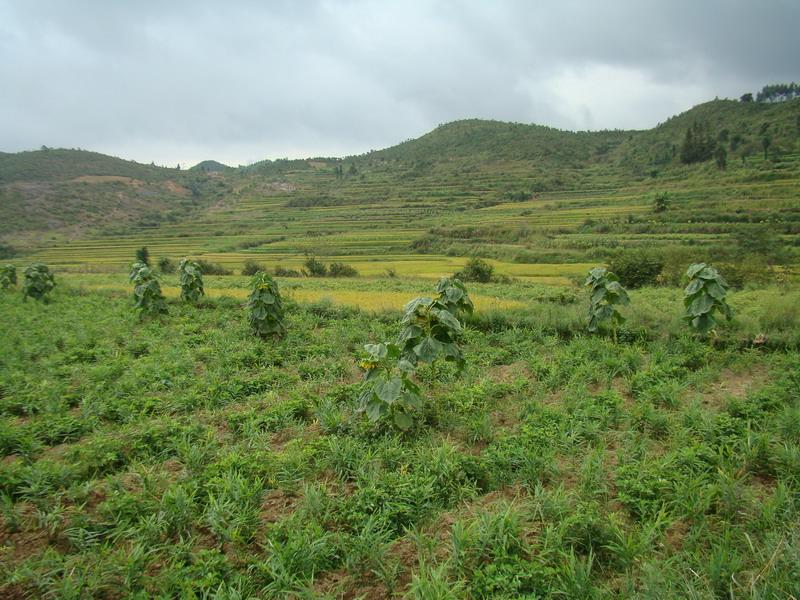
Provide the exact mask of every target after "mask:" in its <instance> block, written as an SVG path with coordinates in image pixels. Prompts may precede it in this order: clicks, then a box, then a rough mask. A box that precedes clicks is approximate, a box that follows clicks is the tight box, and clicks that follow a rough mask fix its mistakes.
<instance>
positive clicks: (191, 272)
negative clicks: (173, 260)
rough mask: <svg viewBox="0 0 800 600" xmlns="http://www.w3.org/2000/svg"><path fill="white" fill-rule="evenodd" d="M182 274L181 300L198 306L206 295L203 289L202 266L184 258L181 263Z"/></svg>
mask: <svg viewBox="0 0 800 600" xmlns="http://www.w3.org/2000/svg"><path fill="white" fill-rule="evenodd" d="M180 272H181V300H184V301H186V302H191V303H192V304H196V303H197V301H198V300H200V298H201V297H202V296H204V295H205V290H204V289H203V273H202V272H201V271H200V265H198V264H197V263H196V262H194V261H192V260H189V259H187V258H184V259H183V260H181V263H180Z"/></svg>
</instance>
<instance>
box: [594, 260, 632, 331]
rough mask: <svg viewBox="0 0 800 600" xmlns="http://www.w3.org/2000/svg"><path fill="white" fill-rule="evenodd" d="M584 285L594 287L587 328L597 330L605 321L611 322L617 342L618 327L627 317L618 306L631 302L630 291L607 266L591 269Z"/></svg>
mask: <svg viewBox="0 0 800 600" xmlns="http://www.w3.org/2000/svg"><path fill="white" fill-rule="evenodd" d="M584 285H587V286H590V287H591V288H592V294H591V296H590V297H589V322H588V327H587V328H588V329H589V331H591V332H595V331H597V330H598V329H600V326H601V325H602V324H603V323H605V322H609V323H610V324H611V332H612V335H613V336H614V342H615V343H616V341H617V327H618V326H619V325H622V324H623V323H624V322H625V317H624V316H622V314H621V313H620V312H619V309H618V308H617V307H618V306H624V305H627V304H630V299H629V298H628V292H626V291H625V288H624V287H622V284H621V283H620V282H619V279H618V278H617V276H616V275H614V273H612V272H611V271H609V270H608V269H606V268H605V267H595V268H594V269H592V270H591V271H589V275H588V276H587V277H586V281H585V282H584Z"/></svg>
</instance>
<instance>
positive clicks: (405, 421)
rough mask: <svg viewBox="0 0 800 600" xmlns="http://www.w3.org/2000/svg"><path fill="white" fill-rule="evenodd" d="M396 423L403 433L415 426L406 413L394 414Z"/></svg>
mask: <svg viewBox="0 0 800 600" xmlns="http://www.w3.org/2000/svg"><path fill="white" fill-rule="evenodd" d="M394 423H395V425H397V426H398V427H399V428H400V429H402V430H403V431H405V430H407V429H409V428H410V427H411V425H412V424H413V421H412V420H411V417H410V416H409V415H408V414H406V413H404V412H396V413H394Z"/></svg>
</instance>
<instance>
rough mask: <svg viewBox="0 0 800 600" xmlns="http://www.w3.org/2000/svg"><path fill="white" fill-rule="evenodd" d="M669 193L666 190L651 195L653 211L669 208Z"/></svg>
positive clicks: (658, 211) (662, 210)
mask: <svg viewBox="0 0 800 600" xmlns="http://www.w3.org/2000/svg"><path fill="white" fill-rule="evenodd" d="M669 204H670V201H669V194H668V193H667V192H657V193H656V194H655V195H654V196H653V211H654V212H657V213H660V212H664V211H665V210H667V209H668V208H669Z"/></svg>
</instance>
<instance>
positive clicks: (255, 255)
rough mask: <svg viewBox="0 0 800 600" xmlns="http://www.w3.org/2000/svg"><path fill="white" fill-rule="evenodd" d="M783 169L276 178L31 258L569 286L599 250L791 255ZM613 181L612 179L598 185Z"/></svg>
mask: <svg viewBox="0 0 800 600" xmlns="http://www.w3.org/2000/svg"><path fill="white" fill-rule="evenodd" d="M781 165H783V166H784V167H785V168H784V169H783V170H782V171H781V179H779V180H777V181H764V182H758V181H749V180H750V179H753V178H755V177H757V175H758V174H759V173H761V172H762V170H765V169H768V171H765V172H767V173H772V172H773V170H774V168H775V165H774V164H773V163H766V162H764V161H763V160H762V161H760V162H759V161H758V160H756V159H752V160H751V161H750V164H748V165H747V166H741V165H740V166H738V167H731V168H730V169H729V170H728V171H727V172H726V173H725V174H718V173H713V172H709V173H700V174H698V173H696V172H692V173H688V174H687V175H688V176H687V178H686V179H684V180H682V179H680V178H679V177H677V176H676V177H673V178H672V179H670V180H666V181H659V182H658V184H657V185H654V184H651V183H649V182H648V181H646V180H645V181H642V182H640V183H637V184H635V185H628V186H626V187H619V188H610V187H606V188H605V189H603V190H598V189H596V186H597V185H598V184H599V183H600V182H601V181H597V180H595V179H593V178H588V181H587V185H589V186H595V189H590V188H587V189H583V190H580V189H579V190H575V191H558V192H541V193H534V194H533V195H532V196H531V197H530V198H529V199H526V200H522V201H517V202H513V201H508V200H505V201H504V197H505V195H506V194H507V192H504V191H503V190H504V189H507V188H509V187H513V188H515V189H516V188H520V189H522V188H523V187H524V185H526V184H527V183H529V181H530V180H528V179H526V177H525V173H524V169H522V168H521V167H520V165H519V164H517V165H516V166H515V167H514V168H513V169H512V168H511V167H510V166H508V165H505V166H504V165H487V166H484V167H483V169H485V170H487V171H489V172H483V171H480V172H478V174H477V175H476V174H471V175H470V176H469V177H467V176H465V177H464V178H463V179H461V180H458V181H448V180H447V179H445V180H443V181H437V182H436V184H435V185H434V184H433V183H432V182H431V181H430V179H432V178H434V177H436V175H431V176H429V177H426V178H424V179H422V180H420V181H412V182H404V183H403V185H402V186H400V185H399V182H398V181H397V177H398V176H397V174H396V173H393V171H392V169H391V168H390V167H388V166H386V165H384V164H376V165H375V166H374V167H373V168H372V170H370V169H366V168H365V169H364V171H363V172H362V174H361V176H360V178H358V179H356V180H354V181H346V182H338V181H337V180H336V179H335V177H334V176H333V174H332V173H331V172H330V169H319V168H313V169H312V168H308V166H307V163H302V164H301V165H299V166H297V167H296V168H292V169H287V170H286V171H284V172H282V173H280V174H279V175H277V176H274V178H273V179H267V180H266V181H262V180H260V179H259V180H255V181H250V182H249V183H241V182H240V184H238V185H239V187H238V188H237V193H236V195H235V196H232V197H230V198H228V199H227V200H226V201H225V203H224V205H223V206H221V207H218V208H217V209H215V210H213V211H210V212H207V213H204V214H203V215H201V216H198V217H196V218H192V219H188V220H186V221H184V222H179V223H173V224H163V225H161V226H160V227H158V228H155V229H145V230H140V231H138V232H136V233H133V234H129V235H114V236H103V235H95V236H92V237H88V238H85V239H80V240H74V241H70V242H68V243H62V244H56V245H53V246H50V247H47V248H43V249H41V250H39V251H36V252H34V253H32V254H31V255H30V257H29V258H30V260H40V261H43V262H45V263H48V264H51V265H53V266H55V267H58V268H59V269H62V270H78V271H118V270H121V269H124V268H126V267H127V265H128V264H129V263H130V260H131V257H132V256H133V254H134V252H135V249H136V248H138V247H140V246H142V245H146V246H147V247H148V248H149V250H150V252H151V254H152V255H153V256H156V257H161V256H167V257H170V258H173V259H176V258H180V257H183V256H202V257H203V258H205V259H207V260H211V261H213V262H217V263H220V264H223V265H225V266H228V267H231V268H234V269H238V268H240V267H241V266H242V264H243V262H244V261H245V260H247V259H254V260H257V261H258V262H261V263H263V264H264V265H265V266H267V267H274V266H278V265H280V266H284V267H289V268H298V267H299V266H300V265H301V264H302V262H303V260H304V259H305V255H306V254H313V255H316V256H318V257H320V258H321V259H323V260H339V261H344V262H348V263H350V264H352V265H353V266H355V267H356V268H357V269H358V270H359V272H360V273H361V274H362V275H365V276H377V275H382V274H384V273H385V272H386V271H387V270H388V269H394V270H395V271H396V272H397V274H398V275H401V276H420V277H432V278H435V277H439V276H441V275H444V274H448V273H452V272H453V271H454V270H456V269H458V268H459V267H460V266H462V265H463V264H464V262H465V261H466V258H465V257H466V256H468V255H469V254H474V253H478V254H484V255H488V256H490V257H493V258H494V259H495V260H494V263H493V264H494V265H495V267H496V269H497V271H498V272H499V273H501V274H507V275H511V276H514V277H520V278H525V279H529V280H535V281H540V282H555V283H563V282H565V281H566V280H567V279H568V278H569V277H572V276H574V275H576V274H580V273H583V272H585V270H586V265H587V264H589V263H592V262H596V261H598V260H602V253H601V252H599V251H598V248H600V249H608V248H609V247H613V246H655V247H665V246H683V247H687V246H695V247H696V246H711V245H720V244H722V245H725V244H729V243H730V234H731V232H732V231H734V230H742V229H747V228H749V227H757V226H759V225H763V224H769V225H772V226H774V227H775V229H776V230H777V231H779V232H781V234H782V235H784V237H785V240H786V242H787V243H791V242H792V240H793V239H794V236H796V235H797V232H798V231H800V206H798V203H797V195H798V192H799V191H800V157H798V155H791V156H788V157H785V158H784V160H783V162H782V163H781ZM503 168H508V169H510V170H509V171H501V170H500V169H503ZM610 180H613V177H611V176H609V175H608V174H605V178H603V179H602V183H605V184H606V186H607V184H608V183H609V181H610ZM245 181H247V180H245ZM509 182H513V184H510V183H509ZM654 191H663V192H667V193H668V194H669V198H670V209H669V210H668V211H666V212H664V213H654V211H653V207H652V196H653V193H654ZM306 204H307V205H306ZM431 232H434V233H431ZM610 232H612V233H613V235H609V233H610ZM426 237H428V238H435V244H434V246H433V247H432V248H425V245H424V243H423V244H420V240H422V241H423V242H424V240H425V239H426ZM487 247H490V251H489V252H488V253H487V251H486V249H487Z"/></svg>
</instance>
